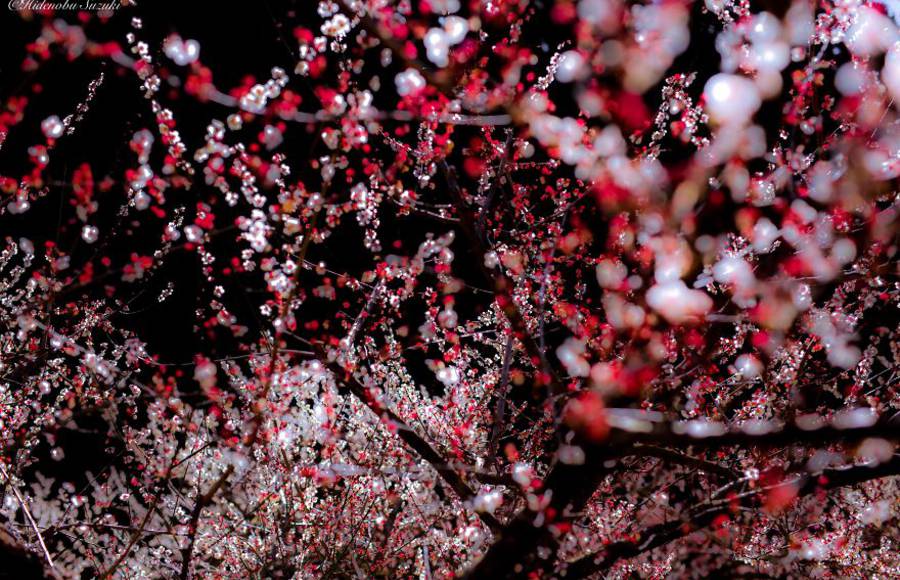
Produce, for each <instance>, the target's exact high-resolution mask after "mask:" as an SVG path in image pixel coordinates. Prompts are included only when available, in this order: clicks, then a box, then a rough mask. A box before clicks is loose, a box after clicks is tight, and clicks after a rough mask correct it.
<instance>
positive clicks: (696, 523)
mask: <svg viewBox="0 0 900 580" xmlns="http://www.w3.org/2000/svg"><path fill="white" fill-rule="evenodd" d="M897 475H900V456H897V455H895V456H894V457H893V459H892V460H891V461H888V462H886V463H882V464H880V465H878V466H876V467H868V466H855V467H851V468H848V469H829V470H826V471H825V472H823V473H822V474H821V475H820V476H818V477H816V476H815V475H803V476H801V478H802V479H801V481H802V483H801V484H800V486H799V487H798V488H797V497H805V496H808V495H811V494H814V493H815V492H817V491H818V490H830V489H836V488H840V487H847V486H851V485H856V484H859V483H864V482H866V481H871V480H875V479H881V478H885V477H893V476H897ZM787 485H789V483H788V484H787ZM758 493H759V492H756V493H754V494H753V496H755V495H758ZM748 497H750V496H748ZM732 509H733V507H732V503H731V501H721V500H720V501H719V502H716V503H713V504H700V505H699V506H696V507H695V508H693V509H691V510H688V511H689V512H693V513H692V515H690V516H689V517H688V518H686V519H682V520H675V521H671V522H666V523H664V524H659V525H656V526H651V527H649V528H647V529H645V530H644V531H643V532H642V533H641V534H640V539H639V540H638V542H637V543H635V542H615V543H612V544H609V545H608V546H607V547H606V549H605V550H604V552H603V555H602V556H598V554H590V555H588V556H584V557H582V558H580V559H578V560H575V561H574V562H572V563H571V564H569V565H568V566H567V567H566V571H565V576H564V577H565V578H567V579H568V578H586V577H588V576H591V575H593V574H598V573H601V572H605V571H606V570H609V569H610V568H611V567H612V566H613V565H615V564H616V563H617V562H619V561H620V560H623V559H628V558H634V557H637V556H640V555H641V554H644V553H646V552H649V551H650V550H653V549H655V548H658V547H661V546H664V545H666V544H669V543H671V542H673V541H675V540H678V539H680V538H683V537H685V536H687V535H689V534H691V533H693V532H695V531H697V530H700V529H702V528H705V527H707V526H708V525H710V524H711V523H712V522H713V521H714V520H715V519H716V517H717V516H719V515H722V514H726V513H729V512H730V511H731V510H732Z"/></svg>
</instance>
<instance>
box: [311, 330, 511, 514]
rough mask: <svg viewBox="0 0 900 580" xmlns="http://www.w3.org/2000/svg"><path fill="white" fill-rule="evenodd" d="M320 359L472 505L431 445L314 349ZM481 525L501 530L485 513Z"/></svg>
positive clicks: (468, 490)
mask: <svg viewBox="0 0 900 580" xmlns="http://www.w3.org/2000/svg"><path fill="white" fill-rule="evenodd" d="M316 350H317V352H318V356H319V359H320V360H321V361H322V362H323V363H324V364H325V365H326V366H327V367H328V370H329V371H331V373H332V374H333V375H334V378H335V381H336V382H337V384H338V386H339V387H343V389H344V390H346V391H348V392H349V393H351V394H352V395H353V396H355V397H356V398H357V399H359V400H360V401H362V402H363V403H365V404H366V406H367V407H369V409H370V410H371V411H372V412H373V413H375V414H376V415H378V416H379V417H381V418H382V420H385V421H388V422H390V423H391V424H392V425H393V427H394V428H395V429H396V432H397V436H398V437H400V439H401V440H402V441H403V442H404V443H406V445H407V446H408V447H410V448H411V449H412V450H413V451H415V452H416V453H417V454H418V455H419V457H421V458H422V459H424V460H425V461H427V462H428V463H429V464H430V465H431V466H432V467H433V468H434V469H435V471H437V472H438V475H440V476H441V478H442V479H443V480H444V482H446V483H447V485H449V486H450V488H451V489H452V490H453V491H454V492H456V494H457V495H458V496H459V498H460V499H461V500H463V501H471V500H473V499H474V498H475V493H474V492H473V491H472V489H471V488H470V487H469V485H468V484H467V483H466V482H465V480H464V479H463V478H462V476H460V474H459V473H458V472H457V471H456V470H455V469H453V468H452V467H451V466H450V465H448V463H447V461H446V460H445V459H444V457H443V456H441V454H440V453H438V452H437V451H436V450H435V449H434V447H432V446H431V444H430V443H428V442H427V441H425V439H423V438H422V437H420V436H419V434H418V433H416V432H415V431H413V429H412V428H411V427H410V426H409V425H407V424H406V423H405V422H404V421H403V420H402V419H401V418H400V417H399V416H398V415H397V414H396V413H394V412H393V411H392V410H390V409H388V408H387V407H385V406H384V405H382V404H381V403H380V402H379V401H378V399H377V398H376V397H375V396H373V394H372V393H371V392H370V391H369V389H368V388H367V387H366V386H365V385H363V384H362V383H361V382H360V381H359V379H357V378H356V377H355V376H354V375H353V373H351V372H349V371H348V370H346V369H344V368H343V367H342V366H341V365H340V364H339V363H337V362H336V361H333V360H329V357H328V353H326V352H325V350H324V349H323V348H322V346H321V345H316ZM478 516H479V517H480V518H481V521H483V522H484V523H485V525H487V526H488V527H489V528H490V529H491V530H493V531H495V532H496V531H498V530H500V529H502V528H503V526H502V525H501V524H500V522H499V521H497V519H496V518H495V517H494V516H492V515H491V514H488V513H479V514H478Z"/></svg>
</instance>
